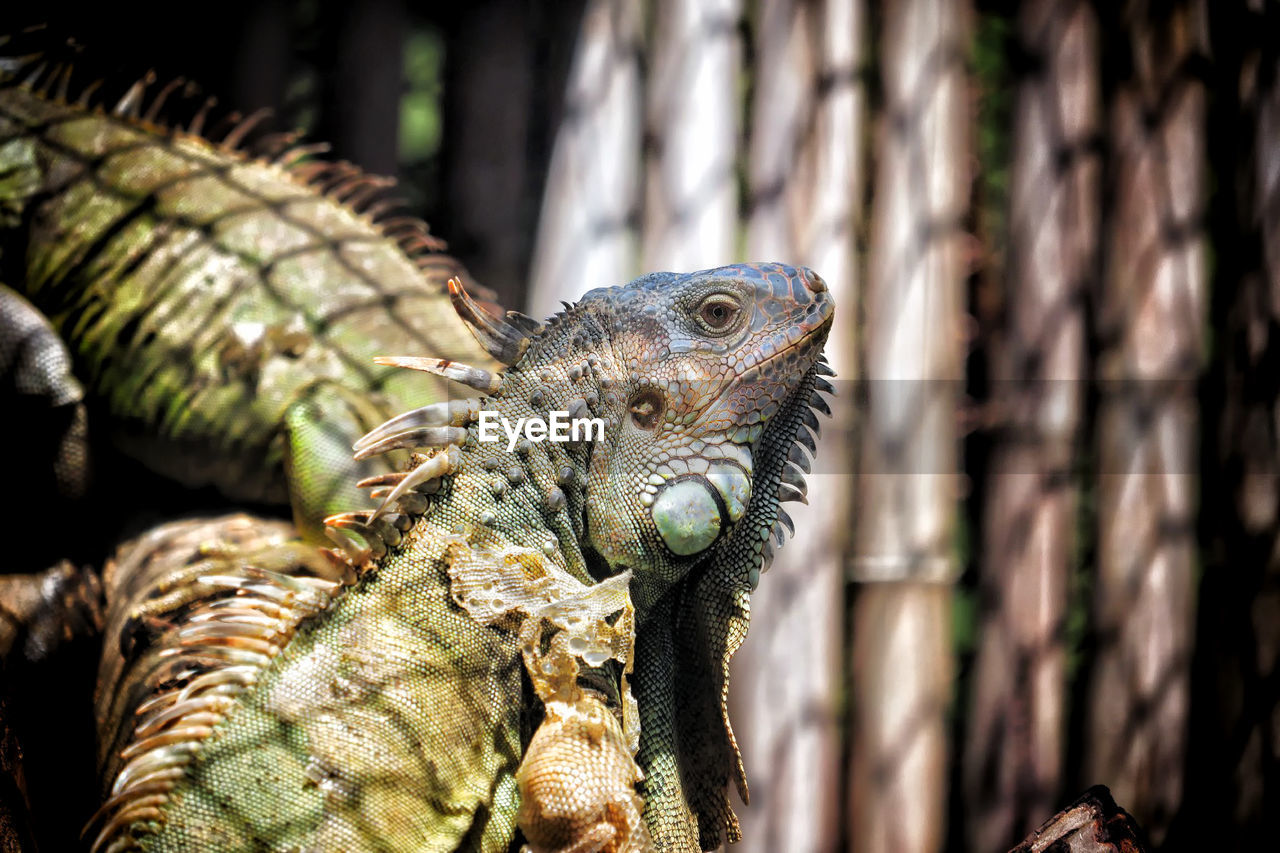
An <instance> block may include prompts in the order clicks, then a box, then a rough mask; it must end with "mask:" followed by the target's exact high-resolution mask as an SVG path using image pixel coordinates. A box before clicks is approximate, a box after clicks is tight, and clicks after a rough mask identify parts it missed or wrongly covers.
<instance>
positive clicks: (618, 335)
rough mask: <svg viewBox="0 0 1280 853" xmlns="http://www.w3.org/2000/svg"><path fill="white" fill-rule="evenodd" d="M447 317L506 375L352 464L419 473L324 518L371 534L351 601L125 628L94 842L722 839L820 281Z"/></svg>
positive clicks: (624, 293)
mask: <svg viewBox="0 0 1280 853" xmlns="http://www.w3.org/2000/svg"><path fill="white" fill-rule="evenodd" d="M454 297H455V304H456V306H457V307H458V310H459V313H460V314H461V315H462V316H463V318H464V319H466V320H467V321H468V323H469V324H470V325H471V326H472V330H473V332H475V334H476V336H477V338H478V339H479V340H480V341H481V342H482V343H483V344H484V345H485V348H486V349H487V350H488V351H489V352H490V353H491V354H492V355H494V356H495V358H498V359H499V360H500V361H502V362H504V363H506V364H508V365H510V367H509V369H508V370H507V371H506V372H505V374H503V375H502V376H493V375H489V374H486V373H485V372H483V371H480V370H470V371H463V372H460V373H458V374H457V375H461V376H463V377H464V378H465V379H466V382H467V384H469V385H470V386H471V387H473V388H480V389H483V390H484V391H485V392H486V393H485V394H484V395H483V396H481V397H480V398H478V399H475V400H470V401H458V402H457V403H455V404H453V405H451V406H449V405H445V406H434V407H426V408H423V409H418V410H415V411H412V412H409V413H407V414H405V415H402V416H400V417H398V418H395V419H393V420H392V421H390V422H388V423H387V424H384V425H383V426H382V427H379V428H378V429H376V430H374V431H373V432H372V433H371V434H370V435H368V436H366V437H365V438H364V439H362V440H361V441H360V442H358V443H357V447H358V448H360V449H361V450H362V451H363V452H378V451H382V450H388V449H392V448H404V447H415V448H419V449H428V451H429V454H428V455H419V456H415V457H414V459H413V466H412V468H411V469H410V470H409V471H407V472H405V473H402V474H398V475H389V476H385V477H382V478H378V479H376V480H375V481H374V482H371V483H368V484H367V485H370V486H372V487H374V489H375V495H376V496H378V497H381V498H382V499H383V504H382V505H381V506H380V508H379V509H378V510H377V511H376V512H372V513H352V514H347V515H343V516H340V517H337V518H334V519H331V520H330V523H331V525H332V527H333V528H334V529H336V530H339V531H342V533H343V534H344V535H347V534H355V535H356V536H357V537H359V539H360V541H359V542H350V543H349V548H350V550H351V551H352V553H353V554H354V560H355V562H356V563H358V564H360V565H361V570H360V573H359V576H358V578H357V579H356V580H355V581H354V583H352V584H351V585H349V586H345V587H343V586H337V585H335V584H333V583H331V582H328V581H318V580H316V581H302V580H299V579H297V578H288V577H285V576H283V575H281V574H278V573H274V572H265V571H257V570H255V569H253V568H244V569H242V570H240V571H237V572H234V573H230V574H224V575H221V576H217V575H212V576H203V577H202V578H201V580H200V583H202V584H204V585H205V587H206V588H207V589H208V590H210V591H211V593H210V594H207V595H204V596H202V597H201V598H200V600H199V601H196V602H193V603H191V604H190V605H187V604H180V605H178V606H176V607H175V608H173V609H171V611H170V613H171V614H172V615H171V617H170V620H169V622H168V623H167V624H164V625H161V626H159V627H157V626H156V625H154V624H152V625H151V626H150V628H147V629H146V630H144V631H143V634H144V635H145V633H146V631H147V630H150V631H152V632H153V633H152V636H150V638H149V639H148V642H150V643H151V645H152V649H153V651H149V652H145V653H137V652H134V653H131V660H132V661H133V663H132V664H131V666H132V667H133V669H132V671H131V672H130V673H129V674H127V675H126V677H125V679H124V681H126V682H131V683H134V684H149V685H153V686H154V694H153V695H152V696H150V697H149V698H148V699H147V700H146V701H145V702H142V703H141V705H140V707H138V709H137V714H136V720H137V731H136V732H135V733H134V734H133V735H132V736H131V740H132V743H130V744H129V745H127V746H124V748H123V749H122V750H121V754H120V757H119V758H118V759H117V760H115V761H113V763H112V765H111V767H110V770H109V772H108V779H110V780H112V790H111V799H110V800H109V801H108V803H107V804H106V806H104V808H103V810H102V812H101V813H100V815H99V818H98V819H97V821H96V822H95V824H94V825H93V827H92V829H93V832H94V834H95V836H96V849H98V850H124V849H131V848H133V847H135V846H136V847H142V848H145V849H153V850H191V849H209V848H220V849H278V850H291V849H307V850H383V849H385V850H454V849H464V850H492V851H498V850H506V849H507V848H508V847H509V846H510V844H511V842H512V840H513V838H514V837H515V835H516V829H517V827H516V824H517V821H518V822H519V825H520V829H521V830H522V831H523V833H524V835H525V837H526V840H527V841H528V842H529V844H530V846H531V848H532V849H533V850H536V851H542V850H566V851H567V850H584V851H585V850H614V851H623V850H644V849H650V848H651V847H656V848H657V849H660V850H698V849H710V848H713V847H715V846H717V845H719V844H720V843H721V841H722V840H724V839H725V838H728V839H730V840H732V839H734V838H736V835H737V824H736V820H735V819H734V817H733V814H732V811H731V809H730V808H729V806H728V802H727V799H726V797H725V786H726V785H727V783H728V781H729V779H730V778H731V777H734V776H735V774H736V775H739V776H740V772H741V771H740V763H739V762H738V759H737V755H736V747H735V746H734V745H733V741H732V735H731V734H730V732H729V730H728V727H727V722H728V721H727V718H726V717H725V707H724V691H725V688H726V679H727V671H726V666H727V663H728V656H729V655H730V654H731V653H732V651H733V649H734V648H736V646H737V643H738V642H739V641H740V640H741V636H742V634H743V633H744V632H745V628H746V619H747V610H746V607H747V597H748V595H749V593H750V591H751V590H752V589H753V588H754V586H755V584H756V583H757V582H758V580H759V573H760V571H761V569H762V567H763V564H764V563H765V562H766V561H767V559H768V556H769V550H768V547H769V546H768V541H769V539H770V537H771V536H773V535H780V534H779V533H778V531H779V530H780V529H781V527H775V524H777V525H786V524H789V521H788V520H785V519H783V518H780V510H779V507H778V501H779V499H780V498H781V499H788V498H790V497H795V496H798V495H799V494H801V489H802V486H801V484H800V480H799V476H800V475H799V469H798V468H797V465H799V466H800V467H805V466H807V457H804V456H803V454H800V453H798V452H797V451H798V448H797V447H796V446H795V445H794V444H793V443H794V442H795V441H798V440H799V441H804V442H806V443H809V444H812V438H811V436H810V434H809V432H808V428H807V427H806V426H805V425H806V424H810V423H812V417H813V416H812V413H811V412H810V408H809V407H810V405H811V401H814V400H816V399H817V398H816V397H815V396H814V391H815V387H817V388H819V389H822V388H824V387H827V386H825V380H822V379H821V378H820V377H819V376H818V374H819V373H821V372H825V368H824V366H823V365H822V364H821V363H820V361H819V356H820V353H821V347H822V343H823V341H824V340H825V337H826V333H827V330H828V328H829V326H830V322H831V316H832V311H833V307H832V304H831V300H830V296H829V294H828V293H827V291H826V289H825V286H824V285H823V283H822V281H821V279H820V278H818V277H817V276H815V275H814V274H813V273H811V272H809V271H807V270H797V269H792V268H790V267H783V266H778V265H755V266H741V267H728V268H723V269H718V270H709V271H705V272H701V273H694V274H690V275H684V276H681V275H673V274H655V275H651V276H646V277H644V278H642V279H639V280H637V281H635V282H633V283H631V284H630V285H627V286H625V287H620V288H613V289H607V290H597V291H593V292H591V293H590V294H587V296H585V297H584V298H583V299H582V300H581V301H580V302H579V303H578V304H577V305H575V306H573V307H571V308H569V309H568V310H566V312H564V313H562V314H560V315H557V316H556V317H555V318H553V319H552V320H550V321H549V322H548V323H547V325H546V326H542V325H541V324H538V323H535V322H533V321H532V320H529V319H528V318H525V317H522V316H520V315H514V314H509V315H508V317H507V319H506V320H497V319H494V318H493V317H491V316H489V315H488V314H486V313H485V312H483V311H481V310H480V309H478V307H477V306H476V305H475V303H474V302H472V301H471V300H470V299H469V298H468V297H466V296H465V293H463V292H462V291H461V289H460V288H454ZM398 362H399V363H401V364H403V365H404V366H410V367H419V368H423V369H427V370H429V371H438V370H439V365H438V364H436V363H435V362H434V361H433V360H430V359H412V358H406V359H399V360H398ZM815 404H816V403H815ZM481 410H485V411H492V412H495V413H496V414H497V415H498V416H500V417H504V418H506V419H507V420H508V421H509V422H511V423H514V422H515V421H516V420H517V419H518V418H529V417H534V416H540V417H543V418H546V417H548V413H549V412H554V411H564V412H569V413H571V415H573V416H574V417H587V416H590V417H597V418H600V419H602V420H603V422H604V424H605V427H604V435H603V438H602V439H599V440H593V441H579V442H576V443H553V442H550V441H544V442H531V441H528V440H525V441H523V442H520V443H518V444H517V446H516V447H515V448H514V449H511V450H508V449H507V442H506V440H505V439H503V440H501V441H498V442H492V443H491V442H481V441H479V440H478V439H479V434H478V431H479V427H478V425H477V424H476V422H475V421H476V418H477V415H478V413H479V412H480V411H481ZM219 591H220V592H219ZM141 598H142V599H143V600H144V602H145V599H146V596H145V595H144V596H142V597H141ZM136 601H137V597H135V601H134V603H133V604H130V603H127V602H126V603H123V604H120V603H117V604H113V611H114V612H117V613H118V612H119V610H120V608H121V607H123V608H125V610H126V611H128V609H129V608H130V607H133V606H135V604H136ZM632 671H633V672H634V675H633V676H631V675H629V674H630V673H632ZM633 680H634V684H635V700H634V701H633V700H632V698H631V696H632V692H631V687H630V684H631V682H632V681H633ZM135 698H136V697H135ZM130 701H133V700H130ZM637 705H638V722H637ZM123 717H124V718H127V715H123ZM637 736H638V741H637ZM129 739H130V738H126V739H125V740H129ZM637 747H638V752H637V753H636V755H637V760H638V764H639V768H637V765H636V761H635V760H633V759H632V754H633V753H632V750H633V748H637ZM641 770H642V771H643V776H644V781H643V782H641V783H640V784H639V787H638V788H637V786H636V782H637V780H638V779H640V777H641V772H640V771H641ZM641 813H642V814H643V820H642V819H641Z"/></svg>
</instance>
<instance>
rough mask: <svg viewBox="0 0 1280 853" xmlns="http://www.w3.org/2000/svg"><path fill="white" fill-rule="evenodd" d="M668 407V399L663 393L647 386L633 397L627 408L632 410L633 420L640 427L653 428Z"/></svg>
mask: <svg viewBox="0 0 1280 853" xmlns="http://www.w3.org/2000/svg"><path fill="white" fill-rule="evenodd" d="M666 407H667V404H666V400H664V399H663V398H662V393H661V392H659V391H656V390H654V389H653V388H647V389H645V390H644V391H641V392H640V393H638V394H636V396H634V397H632V398H631V403H630V404H629V405H628V406H627V410H628V411H630V412H631V420H632V422H633V423H635V425H636V426H638V427H640V429H653V428H655V427H656V426H657V425H658V422H659V421H661V420H662V413H663V412H664V411H665V410H666Z"/></svg>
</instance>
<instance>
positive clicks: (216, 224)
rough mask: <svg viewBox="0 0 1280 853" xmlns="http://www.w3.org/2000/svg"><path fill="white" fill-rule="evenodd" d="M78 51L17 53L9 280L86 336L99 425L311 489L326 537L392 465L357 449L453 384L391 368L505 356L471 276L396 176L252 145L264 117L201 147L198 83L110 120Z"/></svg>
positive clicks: (181, 457)
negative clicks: (392, 360)
mask: <svg viewBox="0 0 1280 853" xmlns="http://www.w3.org/2000/svg"><path fill="white" fill-rule="evenodd" d="M18 41H20V40H18ZM72 59H74V56H73V55H71V52H70V51H68V50H66V49H62V50H54V51H49V52H39V51H37V52H34V53H27V52H26V51H25V50H24V45H22V44H21V43H8V44H5V43H3V42H0V285H4V286H7V287H9V288H12V289H14V290H16V291H18V292H19V293H21V294H23V295H24V296H25V297H26V298H27V299H29V300H31V302H32V303H33V304H34V305H35V306H36V307H37V308H38V309H39V310H40V311H42V312H43V313H44V314H45V315H46V316H47V317H49V319H50V320H51V321H52V323H53V326H54V328H55V329H56V330H57V331H58V333H59V334H60V335H61V336H62V338H63V340H64V341H65V342H66V345H67V346H68V348H69V349H70V352H71V366H72V368H73V372H74V375H75V376H76V377H77V378H78V379H79V380H80V381H81V382H83V383H84V385H85V388H86V391H87V398H88V400H89V401H90V403H91V411H92V412H93V414H94V415H101V416H103V418H102V422H98V423H94V424H93V429H95V430H106V431H109V432H110V434H111V437H112V439H113V444H115V445H117V446H120V447H123V448H124V449H125V450H126V451H127V452H128V453H129V455H131V456H133V457H135V458H137V459H140V460H141V461H143V462H144V463H145V464H146V465H147V466H148V467H150V468H152V469H153V470H155V471H158V472H160V473H161V474H163V475H165V476H167V477H171V478H173V479H175V480H177V481H178V482H180V483H182V484H183V485H185V486H203V485H208V484H212V485H214V486H216V487H217V489H218V490H220V491H221V492H222V493H223V494H225V495H226V496H228V497H229V498H232V499H233V500H236V501H251V502H255V503H265V504H282V503H284V502H286V500H289V499H290V498H291V499H292V505H293V507H294V512H295V519H296V520H297V521H298V522H299V526H300V528H301V529H302V531H303V532H304V533H305V534H309V535H312V536H319V530H320V527H319V522H320V520H321V519H323V518H324V517H325V516H326V515H328V514H331V513H332V512H335V511H337V510H338V509H341V508H344V507H348V506H350V505H351V502H352V501H353V500H354V499H356V495H357V494H358V493H357V492H355V490H354V485H353V484H354V483H355V482H356V481H357V480H359V479H360V478H361V477H362V476H366V475H368V474H370V473H373V472H374V471H376V470H386V468H385V466H384V464H383V463H382V462H380V461H379V462H373V463H370V462H356V461H354V460H352V459H351V454H350V452H349V449H350V446H351V443H352V442H353V441H354V440H355V439H356V438H357V437H359V436H360V435H362V434H363V433H365V432H366V431H368V430H369V429H371V428H372V427H373V426H374V425H375V424H377V423H380V422H381V421H383V420H385V419H386V418H387V417H388V416H389V415H390V414H391V413H393V412H395V411H402V410H404V409H406V408H411V407H414V406H417V405H422V404H424V403H427V402H431V401H434V400H440V399H443V397H444V394H445V388H444V380H443V379H439V380H427V381H422V380H419V381H416V382H415V381H409V380H407V379H406V378H405V377H404V376H403V375H401V373H400V372H398V371H395V370H393V369H391V368H387V367H380V366H378V365H376V364H374V363H373V361H372V359H373V356H374V355H376V354H378V353H381V352H388V351H393V352H425V351H430V352H432V353H435V354H438V355H439V356H441V357H460V358H464V359H467V360H470V361H471V362H472V363H476V364H481V365H484V364H486V363H487V362H486V360H485V356H484V354H483V353H481V352H480V351H479V350H478V349H477V347H476V346H475V344H474V342H473V341H472V340H471V338H470V337H469V336H468V335H467V333H466V332H465V331H464V330H463V328H462V326H461V324H460V323H459V322H458V321H457V320H456V318H455V317H454V316H453V312H452V311H451V310H449V309H448V307H447V304H448V296H447V294H446V293H445V289H444V285H445V282H446V281H447V280H448V279H449V278H450V277H451V276H460V277H463V278H466V274H465V272H464V271H463V270H462V268H461V267H460V265H459V264H458V263H457V262H456V261H454V260H453V259H452V258H451V257H449V256H448V255H446V254H443V253H442V252H441V251H440V250H441V249H442V246H443V244H441V243H440V241H438V240H437V239H435V238H433V237H432V236H431V235H430V234H429V233H428V232H427V229H426V226H425V225H424V224H423V223H422V222H421V221H419V220H416V219H413V218H409V217H402V216H397V215H396V214H395V208H396V202H395V201H394V200H389V199H386V198H384V196H385V189H386V188H387V187H388V185H389V184H390V183H391V182H390V181H389V180H388V179H384V178H379V177H375V176H370V175H366V174H364V173H362V172H361V171H360V170H359V169H358V168H356V167H355V166H352V165H350V164H348V163H331V162H326V161H323V160H316V159H314V157H313V155H314V154H316V153H317V152H319V151H323V150H324V146H322V145H302V144H298V143H297V142H296V135H294V134H276V135H273V136H267V137H264V138H262V139H260V140H259V141H258V143H257V144H256V145H255V146H254V150H253V151H244V150H241V149H240V145H241V143H242V141H243V140H244V139H245V138H246V136H247V135H248V134H249V132H250V131H251V130H252V129H253V127H254V125H255V124H256V123H257V122H258V120H259V119H261V118H262V115H261V114H255V115H253V116H250V117H249V118H247V119H242V120H241V119H238V118H237V119H236V120H234V121H230V122H224V123H223V130H222V133H221V134H219V135H218V137H216V141H215V140H214V138H210V137H206V136H202V135H201V134H202V132H203V131H204V127H205V124H206V122H207V120H208V112H209V109H208V107H209V104H210V103H211V101H207V102H204V103H203V105H202V106H201V108H200V109H199V110H198V111H197V112H196V113H195V114H194V116H193V117H192V118H191V120H190V121H189V122H188V124H187V125H186V126H185V127H177V126H169V125H167V124H165V123H164V116H166V115H167V113H168V111H171V110H172V109H173V102H175V101H178V100H181V99H182V97H183V96H184V95H185V96H186V97H187V98H188V99H189V98H190V92H189V91H188V87H186V85H185V84H184V83H183V81H181V80H175V81H171V82H169V83H168V84H167V85H164V86H158V85H153V81H152V80H150V79H143V80H140V81H138V82H137V83H135V84H133V85H132V86H131V87H129V88H128V90H127V91H126V92H125V93H124V94H123V96H121V97H120V98H119V100H118V102H116V103H115V104H114V106H112V107H111V108H110V109H105V110H104V109H103V108H101V107H100V106H96V101H97V98H98V97H99V96H97V95H95V90H96V89H97V86H95V85H85V84H84V83H83V82H82V81H79V80H78V79H77V80H76V81H75V83H74V84H73V82H72ZM473 289H474V286H473ZM28 367H30V366H28ZM18 368H19V369H22V368H23V366H22V365H18ZM68 382H74V380H71V379H70V378H69V376H68ZM77 390H78V389H73V388H71V386H68V390H66V391H65V392H62V393H60V395H59V396H57V397H55V398H52V400H51V402H52V403H53V404H56V405H65V403H66V401H67V399H65V398H69V397H70V396H71V395H73V394H74V393H75V391H77ZM28 396H29V395H28ZM60 428H65V429H68V430H69V429H75V430H78V431H79V432H78V433H77V434H76V435H73V436H72V437H71V438H70V439H69V440H68V442H67V444H68V446H67V447H66V448H65V449H64V451H63V453H64V456H70V457H74V456H75V454H79V453H82V452H83V451H82V448H83V441H82V438H83V432H84V425H83V423H82V422H81V421H80V420H76V421H74V422H73V424H72V425H71V426H70V427H60ZM77 458H78V457H77ZM73 465H74V459H73ZM286 469H287V470H288V478H287V484H288V485H287V488H286V477H285V476H284V471H285V470H286ZM66 476H69V475H63V477H64V478H65V477H66Z"/></svg>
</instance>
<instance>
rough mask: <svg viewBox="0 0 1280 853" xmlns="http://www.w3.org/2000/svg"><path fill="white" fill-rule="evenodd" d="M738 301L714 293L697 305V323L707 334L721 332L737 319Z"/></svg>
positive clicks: (723, 294)
mask: <svg viewBox="0 0 1280 853" xmlns="http://www.w3.org/2000/svg"><path fill="white" fill-rule="evenodd" d="M738 310H739V309H738V301H737V300H736V299H734V298H733V297H732V296H729V295H728V294H725V293H714V294H712V295H711V296H708V297H707V298H706V299H704V300H702V302H700V303H699V304H698V310H697V312H696V314H697V318H698V323H699V325H701V326H702V327H703V328H704V329H706V330H707V331H708V332H723V331H724V330H725V329H727V328H729V327H730V326H731V325H733V321H734V320H736V319H737V318H738Z"/></svg>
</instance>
